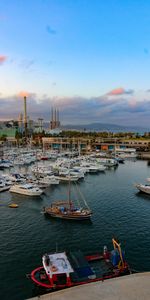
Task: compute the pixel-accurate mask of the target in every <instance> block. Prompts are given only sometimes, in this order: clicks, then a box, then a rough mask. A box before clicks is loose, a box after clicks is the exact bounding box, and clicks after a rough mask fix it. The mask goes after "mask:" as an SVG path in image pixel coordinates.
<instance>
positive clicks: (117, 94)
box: [107, 87, 134, 96]
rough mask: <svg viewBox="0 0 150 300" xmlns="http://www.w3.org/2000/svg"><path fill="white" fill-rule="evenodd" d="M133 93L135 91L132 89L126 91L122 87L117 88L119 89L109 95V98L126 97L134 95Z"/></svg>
mask: <svg viewBox="0 0 150 300" xmlns="http://www.w3.org/2000/svg"><path fill="white" fill-rule="evenodd" d="M133 92H134V91H133V90H131V89H128V90H126V89H124V88H122V87H120V88H117V89H114V90H112V91H110V92H109V93H108V94H107V95H108V96H120V95H125V94H126V95H132V94H133Z"/></svg>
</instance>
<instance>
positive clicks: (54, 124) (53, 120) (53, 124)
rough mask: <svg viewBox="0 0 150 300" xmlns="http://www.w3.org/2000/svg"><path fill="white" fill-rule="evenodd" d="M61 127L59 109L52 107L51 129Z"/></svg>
mask: <svg viewBox="0 0 150 300" xmlns="http://www.w3.org/2000/svg"><path fill="white" fill-rule="evenodd" d="M59 127H60V122H59V110H58V109H56V108H55V109H53V108H52V109H51V121H50V129H56V128H59Z"/></svg>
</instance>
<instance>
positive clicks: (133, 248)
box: [0, 160, 150, 300]
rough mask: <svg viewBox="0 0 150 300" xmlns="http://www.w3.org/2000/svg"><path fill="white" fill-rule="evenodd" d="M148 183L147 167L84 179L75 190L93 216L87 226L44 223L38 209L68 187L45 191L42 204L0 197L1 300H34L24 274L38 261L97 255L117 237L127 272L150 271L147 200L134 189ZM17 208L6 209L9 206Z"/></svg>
mask: <svg viewBox="0 0 150 300" xmlns="http://www.w3.org/2000/svg"><path fill="white" fill-rule="evenodd" d="M147 177H150V166H148V165H147V162H146V161H140V160H139V161H136V162H134V161H126V162H125V164H124V165H121V164H120V165H119V167H118V168H116V169H110V170H106V172H105V173H99V174H98V175H86V177H85V180H84V181H82V182H80V190H81V191H82V193H83V194H84V196H85V198H86V200H87V202H88V204H89V206H90V208H91V209H92V210H93V216H92V222H89V221H86V222H84V223H75V222H70V221H65V220H64V221H63V220H58V219H48V218H46V217H45V216H44V215H43V214H42V213H41V211H42V207H43V206H47V205H49V204H50V203H51V201H53V200H59V199H65V198H66V195H67V194H66V193H67V185H66V184H60V185H59V186H55V187H54V186H53V187H50V188H49V189H47V190H46V191H45V194H44V195H43V196H42V197H41V198H36V199H33V198H28V197H25V196H24V197H23V196H21V197H20V196H19V195H10V194H9V192H5V193H1V194H0V216H1V217H0V234H1V235H0V236H1V241H0V282H1V285H2V287H1V288H0V299H3V300H5V299H6V300H7V299H10V298H11V300H22V299H28V298H30V297H32V296H34V295H35V290H34V289H33V284H32V283H31V282H30V280H29V279H27V278H26V274H27V273H30V272H31V270H32V269H34V268H36V267H37V266H39V265H41V256H42V254H43V253H45V252H49V251H51V250H55V249H56V245H57V248H58V250H60V251H61V250H64V249H74V248H76V249H82V250H83V251H89V252H90V251H91V250H98V249H100V250H102V247H103V245H104V244H106V245H108V247H111V238H112V237H113V236H116V237H118V238H119V240H120V241H121V242H122V245H123V247H124V248H125V250H126V256H127V260H128V262H129V264H130V266H131V268H132V269H136V270H139V271H150V234H149V232H150V196H148V195H144V194H140V193H137V190H136V188H134V186H133V184H134V183H135V182H145V179H146V178H147ZM11 201H13V202H15V203H18V204H19V208H18V209H10V208H9V207H8V203H10V202H11Z"/></svg>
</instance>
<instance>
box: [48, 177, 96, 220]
mask: <svg viewBox="0 0 150 300" xmlns="http://www.w3.org/2000/svg"><path fill="white" fill-rule="evenodd" d="M74 185H76V187H77V188H78V186H77V184H76V183H74ZM78 194H80V197H81V198H82V202H83V206H81V204H80V201H79V198H78V201H77V202H78V205H77V206H76V205H75V204H74V201H73V200H71V183H70V181H69V190H68V200H67V201H55V202H53V203H52V204H51V206H50V207H47V208H46V207H44V208H43V211H44V214H45V215H48V216H50V217H53V218H61V219H66V220H76V221H83V220H88V219H90V218H91V215H92V211H91V210H90V208H89V207H88V205H87V202H86V200H85V198H84V197H83V195H82V194H81V192H80V190H79V189H78Z"/></svg>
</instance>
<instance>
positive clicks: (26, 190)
mask: <svg viewBox="0 0 150 300" xmlns="http://www.w3.org/2000/svg"><path fill="white" fill-rule="evenodd" d="M9 191H10V192H12V193H17V194H22V195H27V196H40V195H41V194H42V193H43V191H42V190H41V189H40V188H39V187H38V186H35V185H33V184H31V183H28V184H15V185H13V186H12V187H11V188H10V190H9Z"/></svg>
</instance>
